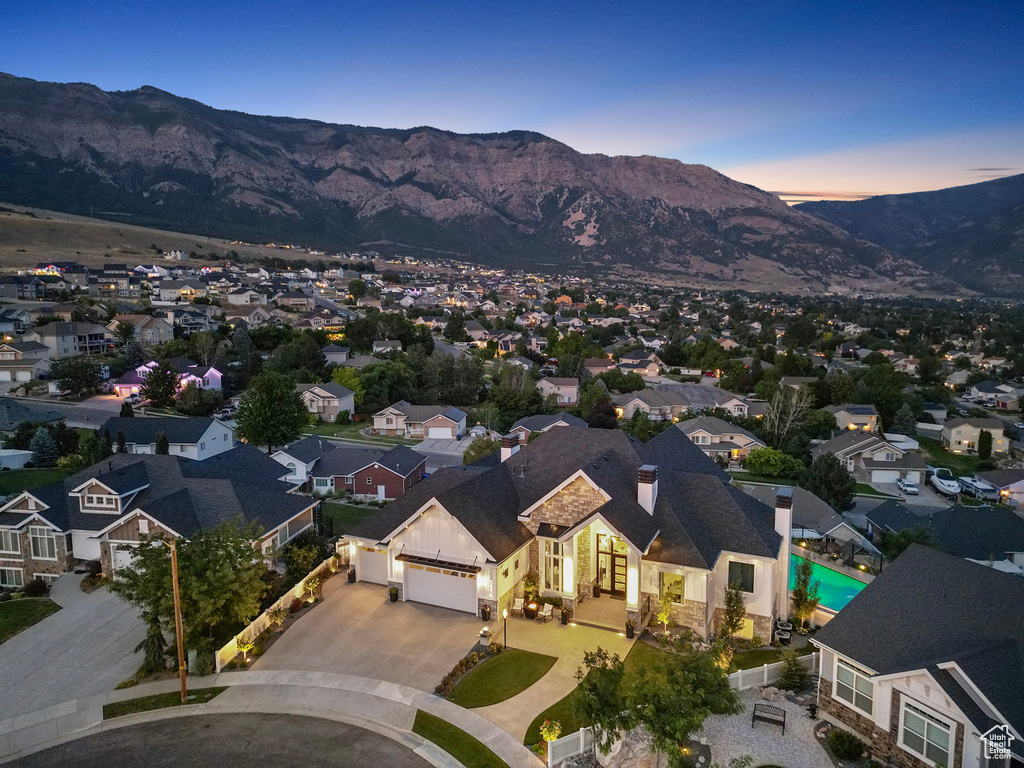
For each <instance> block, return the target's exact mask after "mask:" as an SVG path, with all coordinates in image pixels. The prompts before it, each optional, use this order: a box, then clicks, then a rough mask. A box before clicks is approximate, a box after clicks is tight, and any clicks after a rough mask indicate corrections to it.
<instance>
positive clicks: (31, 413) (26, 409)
mask: <svg viewBox="0 0 1024 768" xmlns="http://www.w3.org/2000/svg"><path fill="white" fill-rule="evenodd" d="M63 418H64V414H63V413H60V412H59V411H51V410H49V409H47V408H39V407H36V406H35V405H34V404H33V405H25V404H23V403H20V402H18V401H17V400H15V399H14V398H13V397H0V437H3V438H5V439H6V438H9V437H11V436H12V435H14V433H15V431H17V429H18V427H19V426H20V425H21V424H24V423H28V424H52V423H53V422H55V421H60V420H61V419H63Z"/></svg>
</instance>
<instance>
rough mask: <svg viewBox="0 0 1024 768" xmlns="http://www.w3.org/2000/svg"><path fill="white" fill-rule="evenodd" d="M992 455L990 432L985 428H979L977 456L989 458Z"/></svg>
mask: <svg viewBox="0 0 1024 768" xmlns="http://www.w3.org/2000/svg"><path fill="white" fill-rule="evenodd" d="M991 457H992V433H991V432H989V431H988V430H987V429H983V430H981V434H979V435H978V458H979V459H989V458H991Z"/></svg>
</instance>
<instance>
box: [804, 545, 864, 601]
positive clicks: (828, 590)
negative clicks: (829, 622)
mask: <svg viewBox="0 0 1024 768" xmlns="http://www.w3.org/2000/svg"><path fill="white" fill-rule="evenodd" d="M804 559H805V558H802V557H797V556H796V555H793V556H792V557H790V558H789V587H790V589H792V588H793V583H794V582H795V581H796V566H797V562H798V561H799V560H804ZM811 570H812V571H813V574H814V575H813V576H811V583H812V584H813V583H814V582H815V581H817V582H819V586H818V604H819V605H821V606H823V607H825V608H829V609H831V610H833V611H840V610H842V609H843V608H845V607H846V605H847V603H849V602H850V601H851V600H853V598H854V597H856V596H857V593H858V592H860V591H861V590H862V589H864V587H866V586H867V584H865V583H864V582H863V581H859V580H857V579H855V578H853V577H852V576H847V575H846V574H845V573H840V572H839V571H834V570H832V569H831V568H826V567H825V566H824V565H819V564H818V563H816V562H814V561H813V560H812V561H811Z"/></svg>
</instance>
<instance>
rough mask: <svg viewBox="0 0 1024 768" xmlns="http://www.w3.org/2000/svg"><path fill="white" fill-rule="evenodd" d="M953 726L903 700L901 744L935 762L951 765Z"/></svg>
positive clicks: (909, 750)
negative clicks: (950, 746) (950, 747)
mask: <svg viewBox="0 0 1024 768" xmlns="http://www.w3.org/2000/svg"><path fill="white" fill-rule="evenodd" d="M952 730H953V729H952V727H951V726H950V724H949V723H945V722H943V721H942V720H939V719H938V718H937V717H933V716H932V715H930V714H928V713H927V712H925V711H924V710H923V709H919V708H917V707H915V706H914V705H913V704H911V703H910V702H908V701H904V702H903V717H902V722H901V726H900V746H901V747H903V748H904V749H906V750H907V751H908V752H913V753H914V754H915V755H918V756H920V757H923V758H924V759H925V760H928V761H930V762H931V763H933V764H939V763H941V764H942V765H949V757H950V754H949V742H950V734H951V731H952Z"/></svg>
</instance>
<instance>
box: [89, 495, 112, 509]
mask: <svg viewBox="0 0 1024 768" xmlns="http://www.w3.org/2000/svg"><path fill="white" fill-rule="evenodd" d="M117 502H118V497H117V496H109V495H105V494H104V495H95V496H94V495H92V494H86V496H85V506H87V507H99V508H103V509H111V510H116V509H117Z"/></svg>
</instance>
